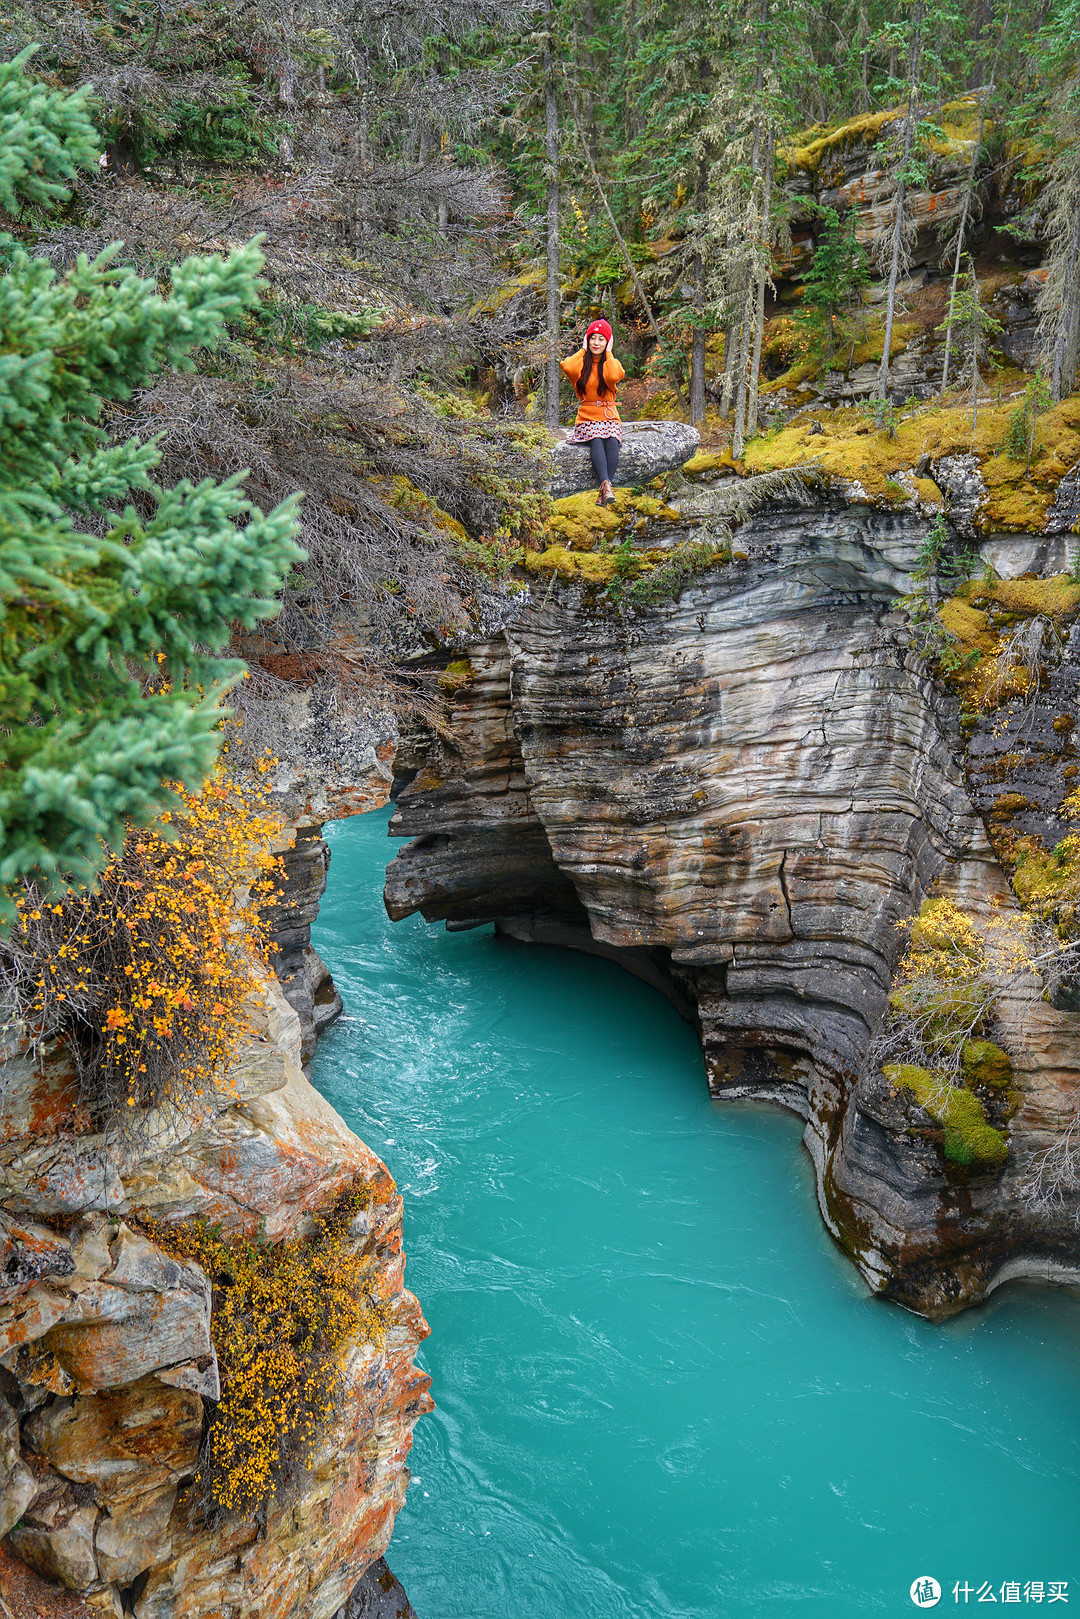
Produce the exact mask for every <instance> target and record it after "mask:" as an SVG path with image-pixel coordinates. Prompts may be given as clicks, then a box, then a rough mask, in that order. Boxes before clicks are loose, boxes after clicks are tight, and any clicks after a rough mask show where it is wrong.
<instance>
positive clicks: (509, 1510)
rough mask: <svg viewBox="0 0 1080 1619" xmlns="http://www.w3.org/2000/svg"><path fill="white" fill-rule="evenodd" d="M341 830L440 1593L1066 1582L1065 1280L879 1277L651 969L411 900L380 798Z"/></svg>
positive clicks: (360, 1110) (346, 908)
mask: <svg viewBox="0 0 1080 1619" xmlns="http://www.w3.org/2000/svg"><path fill="white" fill-rule="evenodd" d="M329 837H330V840H331V843H332V845H333V864H332V867H331V876H330V886H329V889H328V891H327V895H326V900H325V903H324V906H323V910H322V914H321V916H320V919H319V926H318V929H317V934H316V943H317V945H318V948H319V950H320V951H321V952H322V954H323V956H324V957H325V959H326V961H327V963H328V964H329V966H330V967H331V969H332V971H333V973H334V977H335V978H336V979H337V982H338V984H339V986H340V988H341V991H342V994H343V995H344V997H345V1005H346V1009H347V1010H346V1016H345V1018H344V1019H343V1020H342V1021H341V1022H340V1023H339V1024H338V1025H337V1026H336V1027H335V1028H334V1029H332V1030H331V1031H330V1032H329V1034H328V1035H327V1036H326V1038H325V1039H324V1041H323V1042H322V1044H321V1046H320V1048H319V1054H318V1057H317V1059H316V1062H315V1069H314V1075H315V1081H316V1083H317V1084H318V1086H319V1088H320V1089H321V1090H322V1091H323V1092H324V1094H325V1095H326V1096H328V1097H329V1098H330V1100H331V1101H332V1102H333V1103H334V1105H335V1106H336V1107H337V1108H338V1109H339V1110H340V1112H341V1113H342V1114H343V1115H344V1117H345V1118H346V1119H347V1120H348V1121H349V1123H350V1124H351V1125H352V1126H353V1128H354V1129H355V1130H356V1131H357V1132H358V1133H359V1134H360V1135H361V1136H362V1137H363V1138H364V1140H365V1141H366V1142H368V1144H369V1145H370V1146H371V1147H372V1148H373V1149H374V1150H375V1151H376V1152H378V1153H380V1154H381V1155H382V1156H383V1158H385V1160H386V1162H387V1164H388V1165H389V1166H390V1169H391V1171H392V1172H393V1174H394V1175H395V1177H396V1178H397V1181H398V1184H399V1186H400V1188H401V1191H402V1192H403V1194H404V1197H405V1240H406V1247H407V1252H408V1256H409V1258H408V1279H409V1284H410V1286H411V1287H412V1288H413V1289H414V1291H415V1292H416V1293H418V1294H419V1296H420V1299H421V1301H422V1303H423V1306H424V1310H425V1312H426V1314H427V1318H428V1320H429V1322H430V1323H431V1328H432V1335H431V1337H430V1338H429V1339H428V1340H427V1342H426V1344H425V1345H424V1348H423V1351H422V1359H423V1363H424V1365H425V1366H426V1368H427V1369H428V1371H430V1373H431V1375H432V1377H433V1379H434V1386H433V1389H432V1392H433V1394H434V1395H435V1398H436V1401H437V1403H438V1410H437V1411H436V1413H435V1415H434V1416H432V1417H426V1418H424V1419H423V1420H422V1421H421V1423H420V1424H419V1425H418V1427H417V1430H416V1444H415V1447H414V1450H413V1454H412V1466H413V1472H414V1480H413V1484H412V1487H411V1488H410V1491H409V1498H408V1505H407V1507H406V1509H405V1510H404V1511H403V1512H402V1513H401V1515H400V1516H399V1518H398V1524H397V1528H396V1530H395V1534H394V1541H393V1545H392V1547H391V1551H390V1561H391V1565H392V1567H393V1568H394V1571H395V1572H396V1573H397V1574H398V1575H399V1577H400V1578H401V1579H402V1581H403V1582H404V1584H405V1587H406V1589H407V1590H408V1592H409V1594H410V1597H411V1598H412V1601H413V1604H414V1605H415V1607H416V1609H417V1612H418V1614H419V1616H420V1619H579V1616H581V1619H585V1616H588V1619H675V1616H677V1619H714V1616H719V1615H724V1616H727V1615H736V1616H741V1615H748V1616H756V1615H766V1614H767V1615H770V1616H777V1619H780V1616H785V1619H786V1616H787V1615H807V1616H813V1619H818V1616H820V1619H826V1616H828V1619H846V1616H848V1615H855V1614H865V1613H881V1614H904V1613H908V1614H911V1613H914V1612H916V1611H917V1609H916V1608H914V1607H913V1606H912V1603H911V1600H910V1598H909V1595H908V1592H909V1587H910V1585H911V1583H912V1581H913V1580H914V1579H915V1578H916V1576H918V1575H923V1574H928V1575H932V1576H935V1577H936V1578H937V1579H938V1581H939V1582H940V1583H941V1585H942V1586H943V1587H944V1594H943V1596H942V1599H941V1602H940V1604H939V1612H945V1611H946V1610H947V1611H950V1612H956V1611H957V1607H958V1606H967V1607H969V1608H973V1607H974V1606H975V1604H976V1602H977V1600H978V1597H979V1593H980V1591H981V1592H983V1601H987V1600H989V1599H988V1597H987V1596H986V1594H985V1585H986V1582H989V1588H990V1590H991V1592H992V1595H993V1596H994V1597H995V1598H996V1602H997V1604H998V1605H999V1608H1000V1605H1001V1604H1002V1603H1003V1598H1005V1599H1007V1598H1010V1597H1011V1595H1012V1592H1011V1591H1009V1590H1007V1589H1006V1590H1005V1591H1003V1589H1002V1586H1003V1582H1010V1581H1015V1582H1017V1584H1018V1585H1019V1587H1020V1590H1019V1593H1018V1594H1019V1605H1020V1606H1022V1607H1024V1608H1025V1610H1026V1611H1030V1607H1031V1605H1032V1604H1031V1602H1030V1596H1031V1592H1028V1593H1027V1595H1028V1598H1029V1600H1027V1601H1026V1600H1025V1592H1024V1586H1025V1585H1026V1584H1027V1582H1031V1581H1036V1582H1038V1581H1041V1582H1042V1583H1043V1587H1044V1601H1043V1603H1042V1604H1041V1605H1040V1606H1041V1611H1043V1612H1046V1610H1047V1607H1048V1606H1049V1602H1048V1598H1049V1595H1050V1582H1051V1581H1058V1582H1061V1581H1066V1580H1067V1581H1069V1582H1070V1583H1069V1589H1068V1596H1069V1600H1070V1603H1071V1604H1072V1605H1073V1606H1074V1607H1080V1555H1078V1553H1080V1400H1078V1395H1080V1305H1078V1304H1077V1302H1076V1300H1075V1299H1074V1298H1072V1297H1071V1296H1069V1295H1067V1294H1064V1293H1061V1292H1048V1291H1043V1290H1041V1289H1036V1288H1018V1287H1014V1288H1011V1289H1009V1288H1007V1289H1005V1290H1003V1292H1002V1293H1001V1294H999V1295H997V1297H996V1299H995V1300H994V1301H992V1303H991V1304H990V1305H989V1306H987V1307H986V1308H984V1309H982V1310H978V1311H973V1312H969V1313H968V1314H967V1315H965V1316H963V1317H961V1318H960V1319H959V1320H957V1321H955V1322H953V1323H951V1324H949V1325H948V1326H945V1327H932V1326H929V1325H927V1324H926V1323H925V1322H923V1321H920V1320H918V1319H916V1318H915V1317H913V1316H910V1315H907V1314H905V1313H904V1312H902V1311H901V1310H899V1309H897V1308H895V1307H893V1306H890V1305H887V1304H883V1303H881V1302H880V1301H877V1300H873V1299H870V1298H867V1297H866V1296H865V1293H864V1292H863V1290H862V1288H861V1286H860V1284H859V1283H858V1280H857V1277H856V1275H855V1272H854V1270H853V1269H852V1268H851V1267H850V1265H849V1264H848V1263H847V1262H846V1261H845V1260H844V1259H843V1258H842V1257H841V1256H840V1255H839V1253H838V1252H837V1251H836V1250H835V1248H834V1247H833V1246H832V1244H831V1242H830V1240H829V1238H828V1237H827V1236H826V1234H825V1231H824V1230H823V1228H822V1225H821V1221H820V1219H819V1217H818V1213H817V1209H816V1206H815V1202H814V1194H813V1183H812V1178H811V1172H810V1164H809V1161H808V1159H807V1158H806V1156H805V1154H804V1152H803V1151H802V1149H801V1147H800V1144H799V1137H800V1131H801V1126H800V1124H799V1122H798V1120H796V1119H794V1118H792V1117H790V1116H788V1115H786V1114H784V1113H781V1112H779V1111H776V1110H773V1109H768V1108H764V1107H755V1106H751V1105H747V1104H735V1105H730V1104H729V1105H727V1106H721V1105H719V1104H716V1103H713V1102H711V1101H710V1100H709V1097H708V1093H707V1091H706V1087H705V1082H704V1078H703V1075H702V1068H701V1060H700V1056H699V1053H698V1049H697V1042H696V1040H695V1038H694V1036H693V1034H692V1032H691V1031H690V1029H689V1028H687V1027H686V1025H685V1024H683V1023H682V1022H681V1020H680V1019H679V1017H678V1016H677V1015H676V1013H675V1012H674V1011H673V1010H672V1008H671V1007H670V1006H668V1005H667V1003H666V1002H665V1001H664V1000H663V999H662V998H661V997H660V996H659V995H658V994H656V993H654V992H653V991H652V990H649V989H647V988H645V987H644V986H643V985H641V984H639V983H638V982H637V981H636V980H635V979H633V978H630V977H629V976H627V975H626V974H624V973H622V972H621V971H620V970H619V969H618V968H617V967H614V966H611V965H610V964H608V963H606V962H601V961H593V960H589V959H586V958H582V957H580V956H575V955H570V954H567V953H562V952H558V951H554V950H547V949H536V948H527V947H522V946H515V945H512V944H505V943H501V942H499V941H497V940H496V939H495V938H494V937H493V935H492V932H491V930H490V929H487V928H485V929H483V930H479V931H475V932H471V933H464V934H452V935H451V934H447V933H446V932H445V931H444V930H443V929H442V928H433V927H428V926H426V925H425V924H424V923H423V922H422V921H421V920H420V919H419V918H413V919H411V920H410V921H408V922H404V923H397V924H391V923H389V922H388V921H387V920H386V915H385V912H384V910H383V906H382V900H381V887H382V874H383V868H384V865H385V863H386V861H387V859H388V858H390V856H391V855H392V853H393V851H394V848H395V847H396V846H395V845H393V844H391V843H390V842H388V840H387V837H386V816H385V815H384V814H378V815H375V814H372V815H366V816H363V817H358V818H356V819H354V820H350V821H347V822H344V823H342V824H340V825H337V826H334V827H331V828H330V829H329ZM957 1582H959V1603H957V1601H956V1600H955V1598H954V1587H955V1586H956V1584H957ZM965 1585H966V1586H968V1587H969V1588H970V1591H969V1594H968V1598H967V1601H966V1602H965V1601H964V1594H965V1593H964V1587H965ZM980 1611H981V1612H987V1611H988V1609H980ZM1067 1611H1068V1609H1067V1607H1066V1606H1065V1605H1059V1606H1056V1607H1054V1613H1055V1614H1061V1615H1065V1614H1066V1613H1067Z"/></svg>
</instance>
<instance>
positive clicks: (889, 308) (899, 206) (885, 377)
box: [878, 120, 910, 399]
mask: <svg viewBox="0 0 1080 1619" xmlns="http://www.w3.org/2000/svg"><path fill="white" fill-rule="evenodd" d="M909 124H910V120H909ZM907 157H908V141H907V140H906V139H905V142H904V162H905V165H906V163H907ZM906 200H907V191H906V185H905V182H904V180H903V178H902V177H901V180H900V183H899V185H898V186H897V188H896V197H895V200H894V206H895V208H896V219H895V221H894V224H893V242H892V260H891V262H890V265H889V290H888V292H887V294H886V297H885V345H884V347H883V348H882V351H881V370H880V372H879V373H878V397H879V399H885V398H886V397H887V394H888V388H889V355H890V353H891V351H892V329H893V320H894V318H895V315H896V282H897V279H898V276H899V273H900V243H901V240H902V238H903V233H904V206H905V203H906Z"/></svg>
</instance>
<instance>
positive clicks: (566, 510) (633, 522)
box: [545, 489, 679, 551]
mask: <svg viewBox="0 0 1080 1619" xmlns="http://www.w3.org/2000/svg"><path fill="white" fill-rule="evenodd" d="M678 515H679V514H678V512H675V511H672V509H671V507H670V506H665V504H664V502H663V501H662V500H659V499H658V498H657V497H656V496H655V495H632V494H630V492H629V490H626V489H616V491H615V500H614V502H613V504H611V505H608V506H598V505H597V504H596V491H595V490H593V489H586V490H584V491H582V493H581V494H578V495H567V496H566V497H565V499H563V500H557V501H556V502H555V504H554V506H553V508H552V512H551V515H550V517H549V518H548V520H547V523H546V525H545V529H546V533H547V536H548V539H549V541H550V542H551V543H552V544H554V545H564V546H569V547H570V549H571V550H574V551H591V550H593V549H594V548H595V547H596V546H597V545H598V544H599V545H603V544H604V542H605V541H608V540H610V539H612V538H613V537H614V536H615V535H616V534H619V533H620V532H621V531H622V530H624V529H627V528H629V527H631V526H633V527H635V528H640V527H642V526H643V525H644V524H645V523H646V522H647V521H648V520H649V519H654V520H656V519H658V520H660V521H661V522H668V523H673V522H676V521H677V520H678Z"/></svg>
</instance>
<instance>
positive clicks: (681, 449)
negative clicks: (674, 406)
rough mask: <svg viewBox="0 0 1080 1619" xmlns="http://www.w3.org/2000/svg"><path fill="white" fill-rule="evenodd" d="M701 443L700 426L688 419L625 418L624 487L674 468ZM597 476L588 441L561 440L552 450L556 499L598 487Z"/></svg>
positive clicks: (621, 473) (620, 479) (620, 478)
mask: <svg viewBox="0 0 1080 1619" xmlns="http://www.w3.org/2000/svg"><path fill="white" fill-rule="evenodd" d="M700 443H701V434H700V433H699V432H698V430H697V428H696V427H688V426H687V425H686V423H685V422H624V423H623V445H622V450H621V451H620V454H619V475H618V477H617V478H616V479H615V482H616V483H617V484H618V485H619V486H620V487H628V486H629V485H631V484H643V483H648V482H649V480H650V479H651V478H657V477H659V475H660V474H661V473H662V472H672V471H674V469H675V468H676V467H681V466H682V464H683V462H684V461H686V460H688V459H689V457H690V456H692V455H693V453H694V451H695V450H696V449H697V447H698V445H699V444H700ZM595 487H596V478H595V476H594V474H593V469H592V462H591V461H590V459H589V447H588V445H587V444H568V443H566V442H565V441H564V442H563V443H562V444H557V445H556V446H555V448H554V450H552V452H551V493H552V496H553V497H554V499H556V500H562V499H563V497H564V496H566V495H576V494H578V493H579V492H580V491H581V490H583V489H594V488H595Z"/></svg>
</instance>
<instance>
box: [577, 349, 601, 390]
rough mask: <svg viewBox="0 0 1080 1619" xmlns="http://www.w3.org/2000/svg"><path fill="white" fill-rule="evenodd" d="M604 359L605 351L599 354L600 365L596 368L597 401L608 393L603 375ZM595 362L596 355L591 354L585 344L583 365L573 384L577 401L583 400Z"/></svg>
mask: <svg viewBox="0 0 1080 1619" xmlns="http://www.w3.org/2000/svg"><path fill="white" fill-rule="evenodd" d="M606 359H607V352H606V350H605V352H604V353H603V354H601V356H600V365H599V368H598V370H597V374H596V397H597V399H603V398H604V396H605V394H607V393H608V391H609V390H608V381H607V377H606V376H605V375H604V361H605V360H606ZM595 361H596V355H595V354H594V353H593V351H592V349H591V348H590V347H589V346H588V344H586V345H585V364H584V365H583V366H582V368H581V375H580V377H578V379H577V381H576V382H575V383H574V389H575V392H576V393H577V396H578V398H579V399H584V398H585V390H586V388H587V387H588V386H589V378H590V377H591V376H592V368H593V365H594V364H595Z"/></svg>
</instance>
